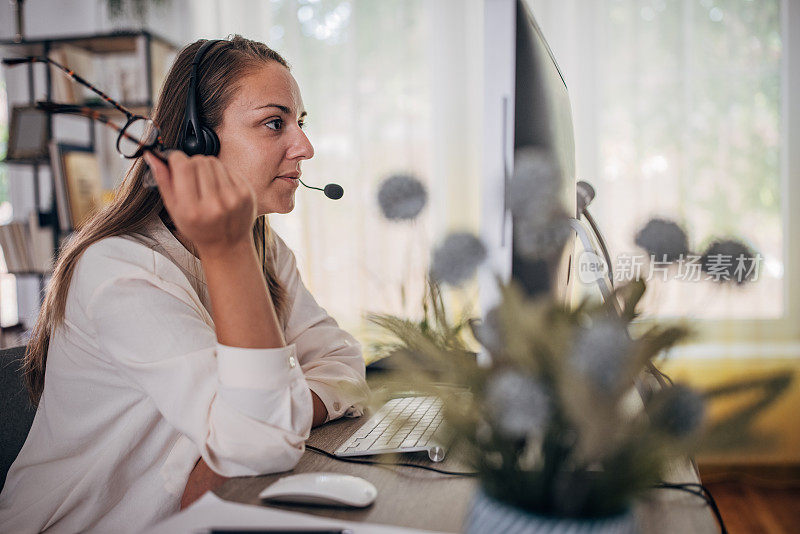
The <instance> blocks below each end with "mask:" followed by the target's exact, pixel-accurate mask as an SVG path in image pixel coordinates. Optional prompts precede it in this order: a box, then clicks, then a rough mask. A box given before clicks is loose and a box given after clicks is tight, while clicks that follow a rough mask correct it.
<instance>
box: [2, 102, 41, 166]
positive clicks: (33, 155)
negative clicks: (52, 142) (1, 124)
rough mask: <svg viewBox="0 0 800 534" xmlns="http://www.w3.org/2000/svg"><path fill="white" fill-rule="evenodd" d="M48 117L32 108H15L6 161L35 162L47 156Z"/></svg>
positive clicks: (9, 132)
mask: <svg viewBox="0 0 800 534" xmlns="http://www.w3.org/2000/svg"><path fill="white" fill-rule="evenodd" d="M48 137H49V136H48V132H47V115H46V114H45V113H44V112H42V111H41V110H39V109H36V108H35V107H32V106H14V108H12V110H11V123H10V128H9V130H8V150H7V152H6V160H7V161H14V160H35V159H39V158H44V157H45V156H47V140H48Z"/></svg>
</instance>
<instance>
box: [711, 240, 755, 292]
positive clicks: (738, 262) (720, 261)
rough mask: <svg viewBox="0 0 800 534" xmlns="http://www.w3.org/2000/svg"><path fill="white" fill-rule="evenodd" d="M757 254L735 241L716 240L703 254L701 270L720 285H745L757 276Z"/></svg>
mask: <svg viewBox="0 0 800 534" xmlns="http://www.w3.org/2000/svg"><path fill="white" fill-rule="evenodd" d="M756 261H757V254H756V252H754V251H753V250H752V249H751V248H750V247H748V246H747V245H746V244H744V243H743V242H741V241H739V240H737V239H717V240H715V241H713V242H712V243H711V244H710V245H709V246H708V247H707V248H706V250H705V252H703V254H702V259H701V263H700V265H701V268H702V269H703V271H705V272H706V273H708V274H709V275H710V279H711V280H713V281H715V282H720V283H726V282H727V283H736V284H737V285H741V284H745V283H747V282H749V281H751V280H753V279H755V278H756V276H758V272H757V271H758V265H756Z"/></svg>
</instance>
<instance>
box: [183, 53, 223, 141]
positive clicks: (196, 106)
mask: <svg viewBox="0 0 800 534" xmlns="http://www.w3.org/2000/svg"><path fill="white" fill-rule="evenodd" d="M222 41H224V39H212V40H209V41H206V42H205V43H203V45H202V46H201V47H200V48H199V49H198V50H197V53H196V54H195V56H194V60H193V61H192V71H191V73H190V74H189V90H188V91H187V92H186V111H185V112H184V114H183V123H182V124H181V130H180V131H181V133H180V141H179V143H178V146H179V147H180V149H181V150H183V151H184V152H185V153H186V154H187V155H189V156H194V155H195V154H203V155H206V156H216V155H217V154H219V137H217V134H216V133H214V130H212V129H211V128H208V127H206V126H203V124H202V123H201V122H200V102H199V100H198V98H197V71H198V67H199V65H200V62H201V61H202V60H203V56H205V54H206V52H207V51H208V49H209V48H211V47H212V46H213V45H214V44H216V43H219V42H222Z"/></svg>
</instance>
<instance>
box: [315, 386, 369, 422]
mask: <svg viewBox="0 0 800 534" xmlns="http://www.w3.org/2000/svg"><path fill="white" fill-rule="evenodd" d="M306 382H308V389H310V390H311V391H313V392H314V393H316V395H317V397H319V400H321V401H322V404H324V405H325V409H326V410H327V411H328V417H327V418H326V419H325V422H326V423H327V422H328V421H333V420H334V419H339V418H340V417H342V416H345V417H359V416H361V415H363V413H364V410H363V408H362V407H361V406H359V405H351V404H349V403H346V402H342V392H341V391H338V390H337V388H335V387H332V386H330V385H328V384H323V383H322V382H318V381H316V380H314V379H313V378H312V377H309V376H306Z"/></svg>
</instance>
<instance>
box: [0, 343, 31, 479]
mask: <svg viewBox="0 0 800 534" xmlns="http://www.w3.org/2000/svg"><path fill="white" fill-rule="evenodd" d="M24 356H25V346H24V345H23V346H21V347H13V348H10V349H2V350H0V488H2V487H3V485H4V484H5V481H6V474H7V473H8V469H9V468H10V467H11V464H12V463H13V462H14V460H16V458H17V455H18V454H19V451H20V449H22V445H23V444H24V443H25V439H26V438H27V437H28V432H29V431H30V429H31V425H32V424H33V416H34V415H35V414H36V408H34V407H33V405H31V402H30V398H29V397H28V391H27V389H26V388H25V383H24V381H23V377H22V372H21V368H22V358H23V357H24Z"/></svg>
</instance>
